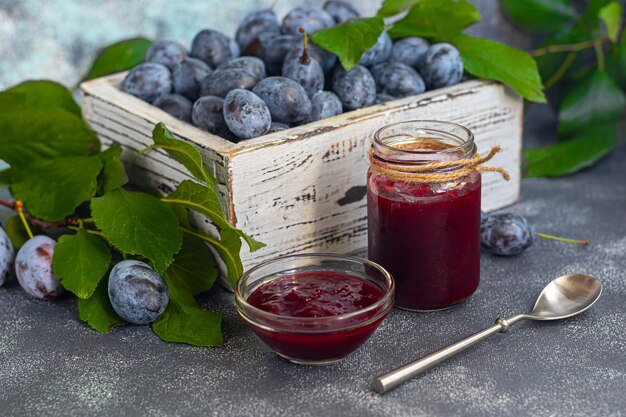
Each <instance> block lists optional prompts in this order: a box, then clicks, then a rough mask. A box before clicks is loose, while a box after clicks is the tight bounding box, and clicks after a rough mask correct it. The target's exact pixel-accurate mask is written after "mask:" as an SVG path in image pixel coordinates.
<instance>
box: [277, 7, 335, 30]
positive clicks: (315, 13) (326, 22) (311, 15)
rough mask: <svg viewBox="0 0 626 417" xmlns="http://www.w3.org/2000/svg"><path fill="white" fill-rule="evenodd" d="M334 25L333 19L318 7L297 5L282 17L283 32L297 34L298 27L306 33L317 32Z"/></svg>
mask: <svg viewBox="0 0 626 417" xmlns="http://www.w3.org/2000/svg"><path fill="white" fill-rule="evenodd" d="M334 25H335V20H334V19H333V17H332V16H331V15H330V14H328V12H327V11H326V10H324V9H320V8H319V7H310V6H304V7H297V8H295V9H293V10H292V11H290V12H289V13H287V15H286V16H285V17H284V18H283V24H282V28H283V33H286V34H291V35H297V34H298V31H299V29H300V28H304V30H305V31H306V32H307V33H313V32H317V31H318V30H322V29H326V28H329V27H331V26H334Z"/></svg>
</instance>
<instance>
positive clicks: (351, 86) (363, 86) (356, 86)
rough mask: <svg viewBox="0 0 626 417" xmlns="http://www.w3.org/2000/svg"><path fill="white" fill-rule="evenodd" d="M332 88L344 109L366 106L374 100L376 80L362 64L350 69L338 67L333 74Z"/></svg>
mask: <svg viewBox="0 0 626 417" xmlns="http://www.w3.org/2000/svg"><path fill="white" fill-rule="evenodd" d="M332 90H333V92H334V93H335V94H337V96H338V97H339V100H341V104H343V108H344V110H355V109H360V108H361V107H367V106H369V105H371V104H373V103H374V100H376V82H375V81H374V78H373V77H372V74H370V72H369V71H368V70H367V68H365V67H364V66H362V65H357V66H356V67H354V68H352V69H351V70H350V71H346V70H344V69H343V68H341V67H338V68H337V69H336V70H335V73H334V75H333V80H332Z"/></svg>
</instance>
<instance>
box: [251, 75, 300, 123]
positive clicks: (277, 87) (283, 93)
mask: <svg viewBox="0 0 626 417" xmlns="http://www.w3.org/2000/svg"><path fill="white" fill-rule="evenodd" d="M252 91H253V92H254V93H255V94H256V95H258V96H259V97H261V98H262V99H263V101H264V102H265V104H267V108H268V109H269V111H270V113H271V115H272V119H273V120H275V121H277V122H281V123H288V124H291V123H297V122H301V121H304V120H306V119H308V117H309V114H310V113H311V100H310V99H309V97H308V95H307V93H306V91H305V90H304V88H303V87H302V86H301V85H300V84H298V83H297V82H295V81H294V80H292V79H289V78H285V77H269V78H266V79H264V80H261V81H260V82H259V83H258V84H257V85H255V86H254V88H253V89H252Z"/></svg>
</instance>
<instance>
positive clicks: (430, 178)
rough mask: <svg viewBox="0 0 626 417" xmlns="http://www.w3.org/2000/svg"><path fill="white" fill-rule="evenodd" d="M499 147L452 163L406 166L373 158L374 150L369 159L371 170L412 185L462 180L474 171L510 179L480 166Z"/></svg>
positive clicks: (500, 170)
mask: <svg viewBox="0 0 626 417" xmlns="http://www.w3.org/2000/svg"><path fill="white" fill-rule="evenodd" d="M500 150H501V148H500V146H497V145H496V146H494V147H493V148H491V151H489V153H488V154H487V155H485V156H480V155H479V154H476V155H474V156H473V157H471V158H467V159H456V160H453V161H443V162H431V163H427V164H421V165H407V164H398V163H392V162H385V161H382V160H380V159H378V158H376V157H375V156H374V149H370V152H369V157H370V163H371V166H372V170H373V171H374V172H377V173H379V174H381V175H384V176H385V177H388V178H390V179H392V180H395V181H403V182H412V183H440V182H449V181H454V180H458V179H459V178H463V177H465V176H467V175H469V174H471V173H472V172H474V171H492V172H498V173H500V174H501V175H502V177H503V178H504V179H505V180H507V181H508V180H510V179H511V177H510V175H509V173H508V172H506V170H505V169H504V168H497V167H488V166H484V165H482V164H483V163H485V162H487V161H489V160H490V159H491V158H493V157H494V155H495V154H497V153H498V152H500ZM446 168H453V169H454V170H451V171H445V172H436V171H438V170H442V169H446Z"/></svg>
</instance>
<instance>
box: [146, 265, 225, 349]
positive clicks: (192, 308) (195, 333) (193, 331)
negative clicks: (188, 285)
mask: <svg viewBox="0 0 626 417" xmlns="http://www.w3.org/2000/svg"><path fill="white" fill-rule="evenodd" d="M163 278H164V279H165V282H166V284H167V289H168V292H169V297H170V300H169V303H168V305H167V308H166V309H165V311H164V312H163V314H161V315H160V316H159V318H157V319H156V321H155V322H154V323H152V330H153V331H154V333H156V334H157V336H159V337H160V338H161V339H162V340H165V341H166V342H178V343H187V344H189V345H193V346H220V345H221V344H222V332H221V329H220V328H221V317H220V315H219V314H216V313H213V312H211V311H206V310H203V309H201V308H200V307H199V306H198V303H197V302H196V300H195V299H194V298H193V296H192V295H191V294H190V293H188V292H187V291H185V289H183V288H181V287H179V286H178V285H177V284H176V282H175V281H173V280H172V279H171V278H170V277H169V276H168V275H167V274H165V275H164V277H163Z"/></svg>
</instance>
